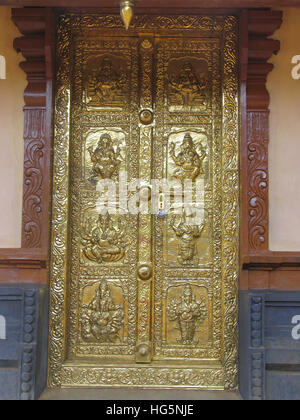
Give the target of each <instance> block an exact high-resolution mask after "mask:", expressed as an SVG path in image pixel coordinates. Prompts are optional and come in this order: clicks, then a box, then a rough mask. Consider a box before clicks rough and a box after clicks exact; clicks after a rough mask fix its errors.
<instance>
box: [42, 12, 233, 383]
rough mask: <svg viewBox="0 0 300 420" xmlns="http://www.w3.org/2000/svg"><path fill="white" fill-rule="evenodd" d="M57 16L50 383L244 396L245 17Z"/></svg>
mask: <svg viewBox="0 0 300 420" xmlns="http://www.w3.org/2000/svg"><path fill="white" fill-rule="evenodd" d="M61 20H62V22H61V25H60V28H59V37H58V75H57V95H56V132H55V145H54V155H55V162H54V200H53V203H54V204H53V205H54V209H53V215H54V216H53V217H54V220H53V228H52V252H53V258H52V263H51V269H52V279H51V294H52V303H51V311H50V314H51V317H52V318H51V319H50V323H51V328H50V330H51V332H50V378H49V381H50V385H51V382H52V384H56V385H57V384H58V383H59V385H64V386H89V385H90V386H92V385H93V386H166V387H169V386H183V387H199V388H200V387H201V388H220V389H223V388H230V387H234V386H235V384H236V355H237V343H236V327H237V303H236V287H237V274H238V234H239V226H238V214H239V207H238V194H239V191H238V185H239V181H238V101H237V97H238V90H237V52H236V19H235V18H234V17H230V16H216V17H188V16H184V17H182V16H181V17H180V16H179V17H178V16H177V17H168V18H162V17H152V18H149V17H143V16H141V17H137V18H136V19H135V21H134V23H133V27H132V29H131V30H130V32H129V33H125V31H124V30H123V29H121V28H120V27H119V23H118V21H117V17H114V16H111V17H100V16H90V17H82V16H73V17H68V16H65V17H62V19H61ZM62 172H64V173H62ZM63 210H64V213H63V216H64V217H62V211H63ZM60 258H62V259H63V260H61V259H60ZM59 317H61V318H59ZM59 319H60V321H59ZM58 332H59V334H58ZM58 344H59V346H60V348H59V351H58V350H57V345H58ZM55 346H56V347H55Z"/></svg>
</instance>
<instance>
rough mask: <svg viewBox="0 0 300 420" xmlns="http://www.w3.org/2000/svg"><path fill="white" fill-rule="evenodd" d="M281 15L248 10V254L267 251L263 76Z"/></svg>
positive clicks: (274, 48)
mask: <svg viewBox="0 0 300 420" xmlns="http://www.w3.org/2000/svg"><path fill="white" fill-rule="evenodd" d="M281 23H282V12H280V11H271V10H249V11H248V71H247V144H246V142H244V145H243V147H246V148H247V150H246V151H245V154H246V155H247V158H248V165H247V169H246V170H247V179H248V187H247V213H248V252H249V253H251V252H253V251H257V250H267V249H268V248H269V193H268V191H269V188H268V187H269V174H268V144H269V102H270V98H269V93H268V91H267V89H266V82H267V76H268V74H269V73H270V71H271V70H272V69H273V65H272V64H270V63H268V60H269V59H270V58H271V56H272V55H273V54H277V52H278V51H279V49H280V42H279V41H274V40H272V39H269V37H270V36H271V35H273V33H274V32H275V31H276V30H277V29H279V28H280V26H281Z"/></svg>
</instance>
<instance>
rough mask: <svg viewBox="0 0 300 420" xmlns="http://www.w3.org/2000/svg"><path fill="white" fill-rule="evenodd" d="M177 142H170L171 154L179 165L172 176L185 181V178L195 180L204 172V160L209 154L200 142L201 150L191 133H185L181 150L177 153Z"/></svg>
mask: <svg viewBox="0 0 300 420" xmlns="http://www.w3.org/2000/svg"><path fill="white" fill-rule="evenodd" d="M175 147H176V146H175V143H171V144H170V155H171V158H172V160H173V162H174V163H175V165H176V166H177V168H176V169H175V170H174V172H173V174H172V176H173V177H174V178H177V179H179V180H180V181H181V182H184V180H185V179H191V180H192V181H195V180H196V179H197V178H198V176H199V175H201V174H203V173H204V170H203V161H204V159H205V158H206V156H207V153H206V150H205V148H204V146H203V145H202V144H201V143H200V144H199V146H198V149H199V151H197V147H196V145H195V143H194V141H193V138H192V136H191V134H190V133H187V134H185V136H184V139H183V142H182V143H181V145H180V152H179V153H178V154H177V155H176V153H175Z"/></svg>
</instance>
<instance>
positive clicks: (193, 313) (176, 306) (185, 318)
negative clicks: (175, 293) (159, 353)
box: [168, 284, 208, 345]
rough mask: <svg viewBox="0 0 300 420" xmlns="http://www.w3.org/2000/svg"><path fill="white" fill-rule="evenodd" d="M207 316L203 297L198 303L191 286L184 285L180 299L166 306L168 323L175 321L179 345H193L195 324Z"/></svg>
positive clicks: (171, 301)
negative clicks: (179, 337)
mask: <svg viewBox="0 0 300 420" xmlns="http://www.w3.org/2000/svg"><path fill="white" fill-rule="evenodd" d="M207 315H208V310H207V303H206V301H205V299H204V297H202V298H201V300H200V301H199V302H197V301H196V297H195V295H194V293H193V289H192V286H191V285H190V284H186V285H185V286H184V289H183V293H182V296H181V297H180V298H173V299H171V300H170V303H169V305H168V318H169V320H170V321H177V323H178V326H179V329H180V333H181V339H178V340H177V341H178V342H179V343H181V344H187V345H190V344H193V343H195V341H194V338H195V334H196V327H197V323H201V322H203V321H204V320H205V318H206V317H207Z"/></svg>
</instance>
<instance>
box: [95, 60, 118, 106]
mask: <svg viewBox="0 0 300 420" xmlns="http://www.w3.org/2000/svg"><path fill="white" fill-rule="evenodd" d="M125 86H126V76H125V75H124V74H118V72H117V70H116V69H115V68H114V66H113V64H112V61H111V60H110V58H108V57H104V58H103V60H102V62H101V64H100V68H99V67H97V69H95V70H94V71H93V73H92V74H91V76H90V77H89V80H88V88H87V96H88V104H89V105H90V106H106V107H109V106H122V105H123V102H124V98H125V91H124V88H125Z"/></svg>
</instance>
